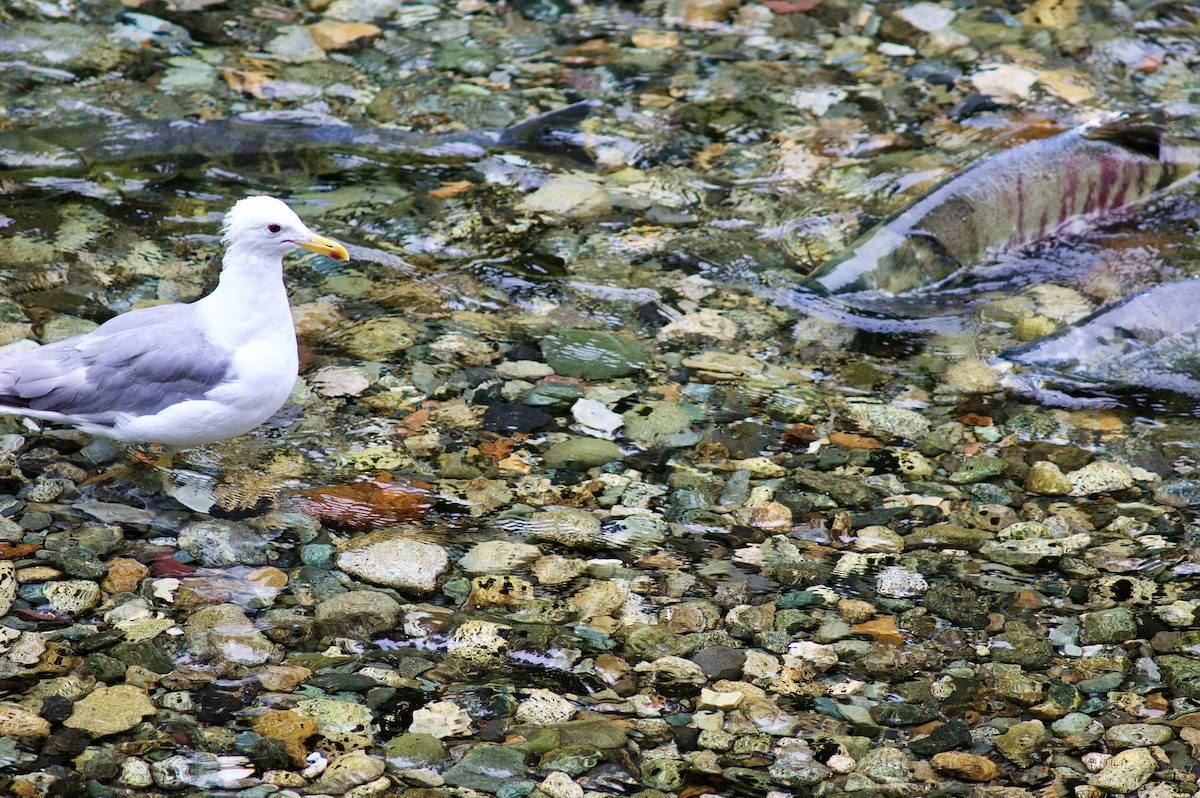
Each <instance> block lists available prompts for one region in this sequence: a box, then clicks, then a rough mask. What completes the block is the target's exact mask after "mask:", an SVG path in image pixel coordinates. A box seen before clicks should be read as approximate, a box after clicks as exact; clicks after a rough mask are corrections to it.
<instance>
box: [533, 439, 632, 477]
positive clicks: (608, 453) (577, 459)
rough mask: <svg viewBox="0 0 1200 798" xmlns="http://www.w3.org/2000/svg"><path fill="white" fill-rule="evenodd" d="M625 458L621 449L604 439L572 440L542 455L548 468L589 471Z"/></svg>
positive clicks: (552, 447) (556, 445) (559, 444)
mask: <svg viewBox="0 0 1200 798" xmlns="http://www.w3.org/2000/svg"><path fill="white" fill-rule="evenodd" d="M623 457H624V455H623V454H622V453H621V447H620V446H618V445H617V444H615V443H613V442H612V441H606V440H604V439H602V438H571V439H570V440H566V441H563V442H562V443H556V444H555V445H553V446H551V447H550V448H549V449H547V450H546V451H545V452H544V453H543V454H542V460H543V461H544V462H545V465H546V468H554V469H558V468H565V469H568V470H571V471H587V470H588V469H589V468H595V467H596V466H601V465H604V464H605V463H611V462H612V461H614V460H620V459H622V458H623Z"/></svg>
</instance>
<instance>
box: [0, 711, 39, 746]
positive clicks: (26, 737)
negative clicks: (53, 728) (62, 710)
mask: <svg viewBox="0 0 1200 798" xmlns="http://www.w3.org/2000/svg"><path fill="white" fill-rule="evenodd" d="M49 735H50V721H48V720H46V719H45V718H43V717H41V716H39V715H38V714H37V713H36V712H31V711H30V710H28V709H26V708H25V707H23V706H21V705H20V704H17V703H15V702H13V701H0V737H12V738H13V739H16V740H21V741H23V742H33V741H34V740H40V739H42V738H44V737H48V736H49Z"/></svg>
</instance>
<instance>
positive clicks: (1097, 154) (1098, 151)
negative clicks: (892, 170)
mask: <svg viewBox="0 0 1200 798" xmlns="http://www.w3.org/2000/svg"><path fill="white" fill-rule="evenodd" d="M1198 169H1200V143H1198V142H1196V141H1189V140H1185V139H1175V138H1173V137H1170V136H1167V135H1166V134H1165V133H1164V131H1163V130H1162V128H1161V127H1160V126H1158V125H1155V124H1150V123H1146V122H1139V121H1132V120H1129V119H1125V118H1118V119H1113V118H1108V119H1105V120H1102V121H1100V122H1096V123H1089V124H1086V125H1082V126H1080V127H1078V128H1075V129H1073V130H1069V131H1067V132H1065V133H1061V134H1059V135H1057V136H1053V137H1051V138H1048V139H1041V140H1038V141H1034V142H1030V143H1028V144H1022V145H1019V146H1016V147H1013V148H1012V149H1009V150H1006V151H1004V152H1001V153H999V154H997V155H993V156H991V157H989V158H985V159H983V160H982V161H980V162H979V163H977V164H975V165H974V166H972V167H970V168H968V169H967V170H966V171H964V172H961V173H960V174H958V175H955V176H954V177H952V178H950V179H949V180H947V181H946V182H945V183H943V184H942V185H941V186H939V187H938V188H936V189H935V190H934V191H933V192H931V193H930V194H928V195H927V196H925V197H924V198H922V199H921V200H919V201H918V202H916V203H915V204H913V205H911V206H909V207H908V208H907V209H905V210H903V211H901V212H900V213H899V214H897V215H896V216H894V217H892V218H891V219H889V220H887V221H885V222H883V223H882V224H880V225H879V226H877V227H875V228H874V229H873V230H871V231H870V232H868V233H866V234H865V235H864V236H862V237H861V238H860V239H858V241H856V242H855V243H854V244H852V245H851V246H850V247H849V249H848V250H847V252H846V253H845V254H844V255H842V256H841V257H838V258H835V259H834V260H832V261H830V262H828V263H826V264H825V265H824V266H822V267H820V268H819V269H817V270H816V271H815V272H813V273H812V274H811V275H809V277H808V278H807V280H805V286H806V287H807V288H809V289H811V290H813V291H815V292H816V293H818V294H838V295H840V294H850V293H853V292H858V291H879V292H885V293H887V294H901V293H905V292H908V291H914V290H917V289H921V288H929V287H932V286H934V285H936V284H937V283H938V282H940V281H941V280H944V279H946V278H947V277H949V276H951V275H953V274H954V273H956V272H958V271H960V270H961V269H963V268H964V267H968V266H973V265H976V264H978V263H980V262H981V261H983V260H984V259H985V258H986V257H987V255H988V253H989V251H994V250H998V249H1012V248H1017V247H1021V246H1025V245H1028V244H1031V243H1034V242H1036V241H1039V240H1041V239H1045V238H1048V237H1050V236H1053V235H1056V234H1061V233H1064V232H1073V231H1075V230H1077V229H1080V228H1083V227H1085V226H1086V225H1088V224H1091V223H1094V222H1096V221H1097V220H1100V219H1102V218H1104V217H1106V216H1110V215H1113V214H1116V213H1119V212H1121V211H1122V210H1124V209H1126V208H1128V207H1130V206H1132V205H1135V204H1137V203H1139V202H1142V201H1144V200H1146V199H1147V198H1149V197H1151V196H1153V195H1155V194H1157V193H1159V192H1162V191H1166V190H1168V189H1170V188H1172V187H1174V186H1175V185H1177V184H1178V183H1180V182H1181V181H1184V180H1187V179H1189V178H1191V177H1193V176H1194V175H1195V174H1196V173H1197V170H1198Z"/></svg>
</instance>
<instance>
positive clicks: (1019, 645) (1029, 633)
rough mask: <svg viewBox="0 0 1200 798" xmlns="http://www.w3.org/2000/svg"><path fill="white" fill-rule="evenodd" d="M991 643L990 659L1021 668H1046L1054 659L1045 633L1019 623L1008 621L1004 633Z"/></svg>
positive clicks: (1051, 647)
mask: <svg viewBox="0 0 1200 798" xmlns="http://www.w3.org/2000/svg"><path fill="white" fill-rule="evenodd" d="M995 640H996V642H998V643H1000V645H996V644H994V643H993V645H992V647H991V649H992V659H993V660H994V661H996V662H1002V663H1005V664H1011V665H1020V666H1021V667H1022V668H1029V669H1036V668H1044V667H1046V666H1048V665H1049V664H1050V663H1051V661H1052V660H1053V659H1054V647H1053V646H1052V645H1050V641H1049V640H1048V639H1047V638H1046V634H1045V632H1042V631H1040V630H1037V629H1030V628H1029V627H1028V626H1026V625H1025V624H1023V623H1021V622H1019V621H1009V622H1008V623H1007V624H1005V625H1004V631H1003V632H1002V633H1001V634H998V635H996V638H995Z"/></svg>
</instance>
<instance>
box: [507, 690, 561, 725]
mask: <svg viewBox="0 0 1200 798" xmlns="http://www.w3.org/2000/svg"><path fill="white" fill-rule="evenodd" d="M574 714H575V705H574V704H572V703H571V702H570V701H568V700H567V699H566V698H564V697H562V696H560V695H558V694H557V693H555V692H553V691H551V690H543V689H540V688H535V689H532V690H530V691H529V692H528V695H527V697H526V698H525V699H524V700H523V701H521V703H519V704H517V712H516V716H515V717H516V720H517V722H518V723H533V724H536V725H538V726H542V725H545V724H548V723H561V722H562V721H565V720H570V719H571V716H572V715H574Z"/></svg>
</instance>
